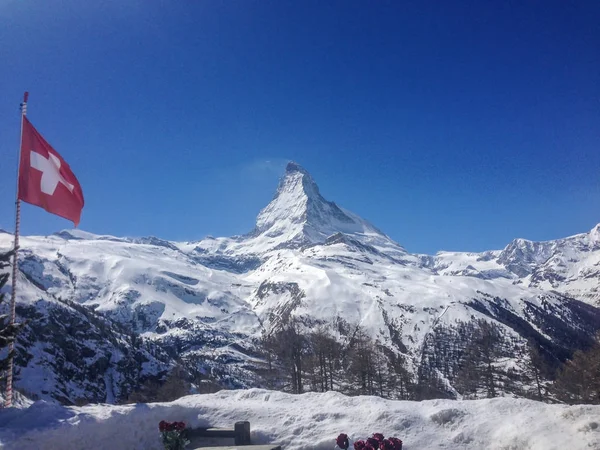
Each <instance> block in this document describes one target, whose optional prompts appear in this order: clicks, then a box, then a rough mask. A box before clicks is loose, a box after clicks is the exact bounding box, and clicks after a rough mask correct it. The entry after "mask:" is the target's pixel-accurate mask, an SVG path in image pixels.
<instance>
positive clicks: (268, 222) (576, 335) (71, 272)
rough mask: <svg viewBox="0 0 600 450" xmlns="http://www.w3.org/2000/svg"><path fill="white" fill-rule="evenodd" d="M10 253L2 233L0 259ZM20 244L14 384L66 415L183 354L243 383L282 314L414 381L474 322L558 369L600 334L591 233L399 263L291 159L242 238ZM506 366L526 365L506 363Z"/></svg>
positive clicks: (376, 234) (392, 249)
mask: <svg viewBox="0 0 600 450" xmlns="http://www.w3.org/2000/svg"><path fill="white" fill-rule="evenodd" d="M11 243H12V236H11V235H9V234H6V233H0V249H8V248H9V247H10V246H11ZM22 248H23V251H22V253H21V257H20V260H19V269H20V277H21V280H22V283H21V285H20V289H19V298H18V302H19V315H20V316H21V317H22V318H28V319H29V325H28V328H27V331H26V332H25V333H24V334H23V336H22V338H21V341H20V342H19V346H18V350H19V359H18V365H19V370H20V373H19V377H18V381H17V385H18V386H20V387H21V388H22V389H24V390H26V391H28V392H32V393H35V394H37V395H39V396H41V397H44V398H54V399H57V400H59V401H63V402H67V403H68V402H75V401H78V400H79V399H81V398H87V399H89V400H93V401H108V402H112V401H118V400H119V399H122V398H124V397H126V396H127V393H128V392H130V391H131V390H132V389H134V387H135V385H139V383H140V382H143V380H145V379H149V378H152V377H160V376H162V375H163V374H164V373H165V371H166V370H167V369H168V367H169V364H171V363H172V362H173V361H174V360H175V359H178V358H179V359H180V358H192V357H194V358H196V360H197V361H201V365H202V367H201V370H203V371H205V372H210V373H211V374H213V375H215V376H216V377H218V378H219V379H220V380H221V381H222V382H224V383H226V384H227V385H229V386H246V385H252V384H254V383H257V381H256V378H255V375H254V374H255V370H256V368H257V367H260V366H261V364H264V362H263V361H262V359H261V357H260V355H259V354H258V353H257V349H258V346H259V339H260V337H261V336H262V335H263V334H265V333H266V334H268V333H270V332H271V331H272V330H274V329H276V328H277V327H281V326H282V324H284V323H286V322H288V321H289V320H290V319H292V318H300V319H302V321H303V322H304V323H305V324H306V325H307V326H317V325H319V324H330V323H332V322H333V321H334V320H336V318H343V319H344V320H345V321H346V322H348V323H353V324H359V325H361V326H362V327H363V328H364V329H365V330H367V331H368V332H369V333H370V334H371V335H372V336H373V338H376V339H377V340H378V342H380V343H381V344H382V345H383V346H385V347H386V348H388V349H389V351H391V352H396V353H398V354H402V355H403V357H404V358H405V359H406V361H407V363H408V365H409V367H410V368H411V370H412V371H413V372H414V373H418V371H419V370H420V368H421V367H422V366H423V364H424V363H425V362H427V364H428V367H429V368H431V367H433V369H434V370H438V372H439V373H440V374H442V375H440V376H442V377H443V376H444V375H443V374H444V370H442V369H443V367H442V366H443V365H444V360H443V358H442V357H440V351H441V350H439V349H438V350H436V346H437V345H438V344H439V342H440V341H441V340H446V341H451V340H452V339H453V337H452V336H454V335H457V333H459V331H457V330H460V329H461V327H464V326H465V324H468V323H470V322H473V321H478V320H484V321H487V322H489V323H493V324H495V325H496V326H497V327H498V329H499V330H501V332H502V334H503V336H504V338H505V339H506V341H507V342H511V343H512V344H511V345H513V344H514V345H515V346H519V345H523V344H524V343H525V342H526V341H527V340H531V339H534V340H536V341H537V342H539V343H541V344H543V346H544V347H545V348H546V349H547V350H548V352H551V353H552V354H553V355H554V356H556V357H557V358H565V357H567V356H568V355H569V354H570V352H571V351H572V350H573V349H574V348H578V347H580V346H584V345H586V343H587V342H589V340H590V338H591V336H592V335H593V333H594V332H595V331H597V330H598V329H599V328H600V310H599V309H598V308H597V307H598V305H599V304H600V303H599V302H600V294H599V293H598V286H599V280H600V278H599V277H598V275H599V273H598V271H599V270H600V225H599V226H597V227H595V228H594V229H593V230H592V231H591V232H589V233H584V234H580V235H576V236H572V237H569V238H565V239H560V240H556V241H549V242H531V241H526V240H523V239H516V240H515V241H513V242H511V243H510V244H509V245H508V246H507V247H506V248H505V249H503V250H496V251H488V252H483V253H460V252H440V253H438V254H436V255H433V256H430V255H417V254H410V253H408V252H407V251H406V250H405V249H404V248H403V247H402V246H401V245H399V244H398V243H396V242H394V241H393V240H392V239H390V238H389V237H388V236H386V235H385V234H384V233H383V232H381V231H380V230H378V229H377V228H376V227H375V226H373V225H372V224H370V223H369V222H367V221H365V220H363V219H361V218H360V217H358V216H357V215H355V214H353V213H351V212H349V211H347V210H345V209H343V208H341V207H340V206H338V205H336V204H335V203H333V202H330V201H327V200H325V199H324V198H323V197H322V195H321V194H320V192H319V188H318V186H317V184H316V183H315V181H314V180H313V179H312V177H311V176H310V174H309V173H308V172H307V171H306V170H305V169H303V168H302V167H300V166H299V165H297V164H295V163H290V164H289V165H288V166H287V168H286V173H285V174H284V176H283V177H282V179H281V182H280V184H279V187H278V188H277V192H276V194H275V197H274V198H273V200H272V201H271V203H269V205H267V206H266V207H265V208H264V209H263V210H262V211H261V212H260V213H259V215H258V218H257V221H256V226H255V228H254V230H252V231H251V232H250V233H248V234H247V235H244V236H235V237H231V238H207V239H204V240H201V241H196V242H169V241H164V240H161V239H158V238H154V237H150V238H136V239H129V238H116V237H112V236H98V235H92V234H89V233H85V232H81V231H65V232H61V233H57V234H55V235H51V236H46V237H25V238H22ZM452 333H454V334H452ZM339 338H340V340H343V339H344V337H343V336H341V335H340V336H339ZM436 352H437V353H436ZM448 357H451V356H448ZM508 363H510V364H513V365H514V366H515V367H517V368H518V367H519V366H520V365H522V364H525V363H526V361H525V360H523V359H522V358H521V357H516V356H515V355H514V354H513V355H510V354H508V355H506V356H505V357H504V359H503V364H508ZM438 366H439V367H438ZM449 389H451V386H450V387H449Z"/></svg>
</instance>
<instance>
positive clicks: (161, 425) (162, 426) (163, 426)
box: [158, 420, 167, 432]
mask: <svg viewBox="0 0 600 450" xmlns="http://www.w3.org/2000/svg"><path fill="white" fill-rule="evenodd" d="M158 429H159V430H160V431H161V432H163V431H165V430H166V429H167V422H165V421H164V420H161V421H160V423H159V424H158Z"/></svg>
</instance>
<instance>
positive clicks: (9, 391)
mask: <svg viewBox="0 0 600 450" xmlns="http://www.w3.org/2000/svg"><path fill="white" fill-rule="evenodd" d="M28 99H29V92H25V93H24V94H23V103H21V139H20V142H19V158H18V162H17V192H16V200H15V209H16V211H15V246H14V249H13V265H12V289H11V296H10V324H11V326H14V324H15V322H16V305H17V273H18V267H17V265H18V253H19V228H20V226H21V199H20V198H19V172H20V169H21V147H22V146H23V122H24V119H25V116H26V115H27V100H28ZM14 350H15V343H14V341H11V342H10V344H9V346H8V354H9V359H8V374H7V377H6V401H5V407H6V408H9V407H11V406H12V399H13V373H14Z"/></svg>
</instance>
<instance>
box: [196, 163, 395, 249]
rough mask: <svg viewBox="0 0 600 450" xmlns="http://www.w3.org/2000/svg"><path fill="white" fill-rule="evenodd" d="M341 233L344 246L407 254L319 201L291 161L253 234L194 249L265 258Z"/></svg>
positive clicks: (367, 225)
mask: <svg viewBox="0 0 600 450" xmlns="http://www.w3.org/2000/svg"><path fill="white" fill-rule="evenodd" d="M340 235H341V236H343V237H345V238H347V240H348V242H357V243H361V244H363V245H368V246H372V247H373V249H377V251H386V252H389V253H390V256H392V255H397V254H404V253H405V251H404V249H403V248H402V247H401V246H400V245H399V244H397V243H396V242H394V241H393V240H392V239H390V238H389V237H388V236H386V235H385V234H384V233H383V232H381V231H380V230H378V229H377V228H376V227H375V226H373V225H372V224H370V223H369V222H367V221H366V220H364V219H362V218H360V217H359V216H357V215H356V214H353V213H351V212H350V211H348V210H345V209H343V208H341V207H340V206H338V205H336V204H335V203H334V202H331V201H328V200H326V199H325V198H323V196H322V195H321V193H320V191H319V187H318V186H317V183H316V182H315V180H314V179H313V178H312V176H311V175H310V174H309V173H308V171H307V170H306V169H304V168H303V167H302V166H300V165H299V164H297V163H295V162H289V163H288V164H287V166H286V169H285V174H284V175H283V177H282V178H281V180H280V181H279V186H278V188H277V191H276V193H275V196H274V197H273V200H271V202H270V203H269V204H268V205H267V206H266V207H265V208H263V210H262V211H261V212H260V213H259V214H258V217H257V218H256V226H255V228H254V230H252V231H251V232H250V233H248V234H247V235H244V236H239V237H236V238H233V239H231V240H229V239H217V240H214V239H210V240H209V241H201V242H200V243H199V244H198V245H199V247H201V248H203V249H205V250H207V251H216V252H218V253H224V254H233V253H236V254H263V253H264V252H267V251H271V250H280V249H299V248H303V247H306V246H311V245H316V244H324V243H326V242H327V241H328V239H331V238H339V237H340ZM215 241H216V242H218V245H215Z"/></svg>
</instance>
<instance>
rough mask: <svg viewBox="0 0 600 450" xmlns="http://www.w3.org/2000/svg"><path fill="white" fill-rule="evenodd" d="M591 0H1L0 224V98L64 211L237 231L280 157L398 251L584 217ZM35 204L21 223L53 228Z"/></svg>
mask: <svg viewBox="0 0 600 450" xmlns="http://www.w3.org/2000/svg"><path fill="white" fill-rule="evenodd" d="M599 18H600V2H598V1H596V0H593V1H583V0H582V1H572V2H570V1H563V0H557V1H550V0H549V1H527V2H521V1H496V2H489V1H480V0H473V1H431V2H423V1H396V0H393V1H352V0H340V1H326V0H325V1H324V0H318V1H316V0H302V1H291V0H271V1H268V0H228V1H176V2H167V1H158V0H128V1H121V0H118V1H117V0H108V1H102V2H82V1H80V0H62V1H32V0H0V43H1V44H0V93H1V95H0V154H1V155H2V159H1V161H0V227H2V228H5V229H8V230H12V229H13V216H14V213H13V199H14V191H15V169H16V157H17V155H16V150H17V145H18V140H19V113H18V104H19V102H20V100H21V95H22V92H23V91H24V90H29V91H30V93H31V94H30V95H31V96H30V103H29V117H30V119H31V121H32V122H33V124H34V125H35V126H36V127H37V128H38V130H39V131H40V132H41V133H42V134H43V135H44V136H45V137H46V138H47V140H48V141H49V142H50V143H51V144H52V145H53V146H54V147H55V148H56V150H57V151H59V152H60V153H61V154H62V155H63V156H64V157H65V158H66V160H67V161H68V162H69V163H70V165H71V167H72V168H73V170H74V172H75V173H76V174H77V175H78V177H79V180H80V182H81V184H82V186H83V191H84V194H85V198H86V207H85V209H84V211H83V216H82V222H81V228H82V229H84V230H88V231H91V232H95V233H101V234H114V235H120V236H122V235H127V236H144V235H155V236H159V237H162V238H166V239H173V240H192V239H198V238H201V237H203V236H205V235H207V234H211V235H217V236H226V235H232V234H241V233H244V232H246V231H249V230H250V229H251V228H252V226H253V223H254V218H255V216H256V214H257V213H258V211H259V210H260V209H261V208H262V207H263V206H264V205H266V204H267V203H268V201H269V200H270V199H271V197H272V195H273V193H274V191H275V188H276V185H277V180H278V177H279V176H280V175H281V174H282V172H283V166H284V164H285V161H286V160H289V159H292V160H295V161H297V162H299V163H300V164H301V165H303V166H304V167H306V168H307V169H308V170H309V171H310V172H311V173H312V174H313V176H314V178H315V179H316V181H317V183H318V184H319V186H320V187H321V191H322V193H323V194H324V196H325V197H326V198H328V199H330V200H334V201H335V202H337V203H338V204H340V205H342V206H344V207H345V208H347V209H350V210H352V211H354V212H356V213H358V214H360V215H362V216H363V217H365V218H366V219H368V220H370V221H371V222H373V223H374V224H375V225H377V226H378V227H379V228H381V229H382V230H384V231H385V232H386V233H388V234H389V235H390V236H391V237H393V238H394V239H396V240H397V241H398V242H400V243H401V244H403V245H404V246H405V247H406V248H407V249H408V250H409V251H413V252H427V253H433V252H435V251H438V250H442V249H446V250H470V251H479V250H485V249H492V248H502V247H504V246H505V245H506V244H507V243H508V242H509V241H510V240H511V239H513V238H515V237H524V238H529V239H534V240H545V239H553V238H558V237H564V236H567V235H570V234H575V233H578V232H583V231H587V230H589V229H591V228H592V227H593V226H594V225H595V224H596V223H598V222H600V182H599V181H600V25H599V23H600V22H599ZM70 227H71V225H70V224H69V222H67V221H65V220H62V219H59V218H55V217H52V216H50V215H49V214H47V213H45V212H44V211H42V210H38V209H35V208H34V207H29V206H27V207H25V208H24V211H23V232H24V233H25V234H48V233H51V232H54V231H56V230H60V229H64V228H70Z"/></svg>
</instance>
